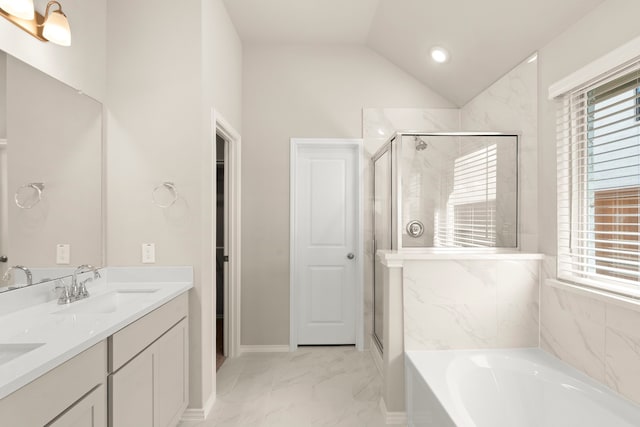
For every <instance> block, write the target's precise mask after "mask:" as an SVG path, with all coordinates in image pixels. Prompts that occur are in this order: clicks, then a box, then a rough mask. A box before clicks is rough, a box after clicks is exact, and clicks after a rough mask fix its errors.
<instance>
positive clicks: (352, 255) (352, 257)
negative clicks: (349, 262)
mask: <svg viewBox="0 0 640 427" xmlns="http://www.w3.org/2000/svg"><path fill="white" fill-rule="evenodd" d="M355 257H356V256H355V255H354V253H353V252H349V253H348V254H347V258H349V259H354V258H355Z"/></svg>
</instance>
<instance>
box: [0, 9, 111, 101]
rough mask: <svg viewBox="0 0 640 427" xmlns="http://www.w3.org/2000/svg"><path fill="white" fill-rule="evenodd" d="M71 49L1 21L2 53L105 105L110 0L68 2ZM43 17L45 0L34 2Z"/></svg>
mask: <svg viewBox="0 0 640 427" xmlns="http://www.w3.org/2000/svg"><path fill="white" fill-rule="evenodd" d="M62 3H63V4H62V7H63V10H64V13H65V14H66V15H67V17H68V19H69V25H70V26H71V46H70V47H62V46H57V45H55V44H53V43H45V42H41V41H40V40H38V39H36V38H34V37H32V36H30V35H29V34H27V33H25V32H24V31H23V30H21V29H19V28H18V27H17V26H15V25H13V24H12V23H11V22H9V21H8V20H6V19H4V18H0V50H4V51H5V52H7V53H8V54H10V55H13V56H15V57H16V58H18V59H20V60H22V61H24V62H26V63H27V64H30V65H32V66H33V67H35V68H37V69H39V70H41V71H43V72H45V73H46V74H49V75H50V76H52V77H54V78H56V79H58V80H60V81H62V82H64V83H66V84H68V85H69V86H71V87H73V88H75V89H78V90H82V91H83V92H85V93H86V94H87V95H89V96H91V97H93V98H96V99H97V100H100V101H102V100H103V99H104V95H105V70H106V62H105V43H106V38H105V36H106V34H105V29H106V8H107V0H65V1H64V2H62ZM34 4H35V7H36V10H37V11H38V12H39V13H41V14H44V10H45V7H46V4H47V1H46V0H36V1H35V2H34Z"/></svg>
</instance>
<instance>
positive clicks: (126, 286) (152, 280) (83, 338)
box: [0, 267, 193, 399]
mask: <svg viewBox="0 0 640 427" xmlns="http://www.w3.org/2000/svg"><path fill="white" fill-rule="evenodd" d="M100 271H101V274H102V277H101V278H100V279H98V280H94V281H92V282H89V283H88V284H87V288H88V290H89V292H90V294H91V296H90V297H89V299H86V300H83V301H78V302H74V303H72V304H69V305H58V304H57V302H56V297H55V295H54V294H53V292H52V287H53V286H54V283H50V284H49V283H45V284H43V285H35V286H29V287H26V288H22V289H19V290H16V291H12V292H7V293H4V294H0V310H4V314H0V325H2V328H0V343H2V344H10V345H14V344H17V345H20V344H25V343H37V344H38V345H39V346H37V348H35V349H33V350H31V351H29V352H27V353H25V354H23V355H21V356H19V357H17V358H15V359H12V360H9V361H7V362H5V363H3V364H0V399H1V398H3V397H5V396H7V395H8V394H10V393H12V392H14V391H15V390H17V389H19V388H20V387H22V386H24V385H25V384H27V383H29V382H30V381H33V380H34V379H36V378H38V377H40V376H41V375H43V374H44V373H46V372H48V371H49V370H51V369H53V368H55V367H56V366H58V365H60V364H61V363H63V362H65V361H67V360H69V359H71V358H72V357H74V356H76V355H78V354H79V353H81V352H82V351H84V350H86V349H88V348H89V347H91V346H93V345H94V344H96V343H98V342H100V341H101V340H103V339H105V338H107V337H108V336H110V335H112V334H113V333H115V332H116V331H118V330H120V329H122V328H123V327H125V326H127V325H128V324H130V323H132V322H134V321H136V320H137V319H139V318H140V317H142V316H144V315H145V314H148V313H149V312H151V311H152V310H154V309H156V308H158V307H160V306H161V305H163V304H165V303H166V302H168V301H170V300H171V299H173V298H175V297H177V296H178V295H180V294H182V293H184V292H187V291H188V290H189V289H191V288H192V287H193V269H192V267H130V268H129V267H122V268H106V269H101V270H100ZM110 273H111V275H110ZM88 274H93V273H88ZM82 277H83V278H84V274H83V275H82ZM65 280H70V278H67V279H65ZM132 289H134V290H143V291H144V290H149V291H151V292H143V293H142V294H141V295H139V296H137V297H135V298H133V299H131V300H128V301H125V302H122V303H121V305H120V306H118V308H117V310H115V311H108V312H102V313H93V312H92V311H91V310H87V311H82V310H83V309H81V307H87V306H86V304H90V302H91V298H98V299H99V298H101V297H102V296H107V295H108V294H110V293H112V292H113V291H117V290H124V291H131V290H132ZM43 299H46V302H43V301H42V300H43ZM12 304H20V305H22V306H23V308H21V309H19V310H17V311H16V310H13V309H12ZM25 304H26V306H25ZM73 308H76V309H81V311H79V312H77V313H76V312H75V311H74V310H73ZM69 310H71V311H69ZM84 310H86V309H84Z"/></svg>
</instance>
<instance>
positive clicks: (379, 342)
mask: <svg viewBox="0 0 640 427" xmlns="http://www.w3.org/2000/svg"><path fill="white" fill-rule="evenodd" d="M394 139H395V135H394V136H392V137H391V138H390V139H389V140H387V142H385V143H384V144H383V145H382V147H380V148H379V149H378V151H376V153H375V154H374V155H373V156H372V157H371V162H372V163H373V168H372V169H373V209H372V210H371V223H372V224H373V235H372V236H371V237H372V239H371V240H372V245H373V265H372V267H373V272H372V275H371V277H372V278H373V295H372V298H371V300H372V304H373V306H372V313H373V328H372V331H371V332H372V334H371V336H372V339H373V342H374V343H375V345H376V346H377V347H378V349H379V350H380V354H382V352H383V348H384V346H383V345H382V340H381V339H380V337H378V335H377V334H376V262H377V253H378V246H377V242H376V210H375V196H376V162H377V161H378V160H379V159H380V158H381V157H382V156H384V155H385V154H386V153H389V164H390V170H389V177H390V178H391V181H392V182H391V185H390V189H391V194H389V198H390V200H391V206H390V212H389V219H390V224H389V227H390V229H389V232H390V233H391V238H390V239H389V240H390V242H391V249H393V228H394V227H393V221H394V215H393V203H394V201H395V200H396V199H395V198H394V197H393V195H394V186H393V180H394V178H393V176H394V175H393V171H394V170H395V168H394V164H393V160H394V158H395V156H394V155H393V152H392V149H393V141H394ZM380 284H381V283H380ZM381 291H382V290H381Z"/></svg>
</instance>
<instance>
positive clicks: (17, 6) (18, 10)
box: [0, 0, 35, 20]
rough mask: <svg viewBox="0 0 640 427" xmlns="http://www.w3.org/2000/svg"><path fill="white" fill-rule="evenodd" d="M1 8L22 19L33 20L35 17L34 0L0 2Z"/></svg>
mask: <svg viewBox="0 0 640 427" xmlns="http://www.w3.org/2000/svg"><path fill="white" fill-rule="evenodd" d="M0 8H2V10H3V11H5V12H6V13H9V14H11V15H13V16H15V17H17V18H20V19H26V20H31V19H33V18H34V17H35V9H34V8H33V0H0Z"/></svg>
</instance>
